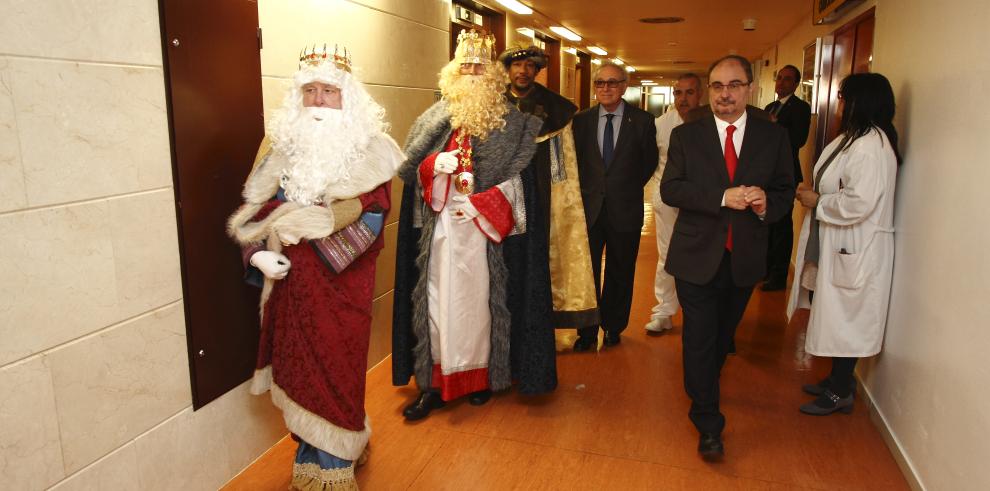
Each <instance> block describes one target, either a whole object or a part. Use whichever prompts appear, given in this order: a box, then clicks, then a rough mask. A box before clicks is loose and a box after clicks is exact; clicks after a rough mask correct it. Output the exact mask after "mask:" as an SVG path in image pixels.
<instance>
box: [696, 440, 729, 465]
mask: <svg viewBox="0 0 990 491" xmlns="http://www.w3.org/2000/svg"><path fill="white" fill-rule="evenodd" d="M698 453H700V454H701V458H702V459H705V460H706V461H708V462H716V461H719V460H722V456H723V455H725V447H724V446H723V445H722V437H721V436H720V435H716V434H714V433H702V434H701V438H699V439H698Z"/></svg>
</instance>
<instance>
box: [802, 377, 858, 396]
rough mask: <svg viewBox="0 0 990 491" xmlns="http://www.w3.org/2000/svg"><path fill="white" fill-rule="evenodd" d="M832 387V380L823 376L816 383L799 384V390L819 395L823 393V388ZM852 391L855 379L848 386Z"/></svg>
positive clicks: (828, 388)
mask: <svg viewBox="0 0 990 491" xmlns="http://www.w3.org/2000/svg"><path fill="white" fill-rule="evenodd" d="M831 388H832V381H831V380H830V379H829V378H828V377H825V378H824V379H822V381H821V382H818V383H817V384H804V385H802V386H801V390H803V391H804V393H805V394H811V395H813V396H820V395H822V394H824V393H825V390H830V389H831ZM849 388H850V389H851V390H852V391H853V392H856V379H853V381H852V385H851V386H850V387H849Z"/></svg>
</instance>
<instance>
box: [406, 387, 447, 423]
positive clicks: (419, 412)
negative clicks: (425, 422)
mask: <svg viewBox="0 0 990 491" xmlns="http://www.w3.org/2000/svg"><path fill="white" fill-rule="evenodd" d="M446 405H447V404H446V403H445V402H443V399H441V398H440V393H438V392H431V391H427V392H423V393H420V394H419V398H417V399H416V400H415V401H413V403H412V404H410V405H408V406H406V408H405V409H403V410H402V415H403V416H405V417H406V421H416V420H418V419H423V418H425V417H427V416H429V415H430V411H432V410H434V409H440V408H442V407H444V406H446Z"/></svg>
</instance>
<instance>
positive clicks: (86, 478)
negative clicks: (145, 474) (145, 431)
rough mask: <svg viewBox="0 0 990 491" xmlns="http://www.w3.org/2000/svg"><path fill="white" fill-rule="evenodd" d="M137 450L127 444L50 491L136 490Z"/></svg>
mask: <svg viewBox="0 0 990 491" xmlns="http://www.w3.org/2000/svg"><path fill="white" fill-rule="evenodd" d="M137 462H138V460H137V449H136V447H135V445H134V444H133V443H128V444H127V445H124V446H123V447H120V448H119V449H117V450H115V451H114V452H113V453H111V454H109V455H107V456H106V457H103V458H102V459H100V460H97V461H96V462H93V463H92V464H91V465H89V466H87V467H85V468H83V469H82V470H80V471H79V472H77V473H75V474H73V475H71V476H69V477H68V478H67V479H65V480H64V481H62V482H60V483H58V484H57V485H56V486H54V487H52V488H51V491H104V490H106V489H137V488H138V481H137V476H136V474H135V472H134V470H135V469H137Z"/></svg>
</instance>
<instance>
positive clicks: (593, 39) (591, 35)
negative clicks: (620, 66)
mask: <svg viewBox="0 0 990 491" xmlns="http://www.w3.org/2000/svg"><path fill="white" fill-rule="evenodd" d="M523 2H524V3H526V4H527V5H529V6H531V7H532V8H534V9H536V10H537V11H538V12H539V13H541V14H543V15H545V16H546V17H548V18H549V19H551V20H552V21H556V22H557V23H558V24H557V25H563V26H564V27H567V28H569V29H570V30H572V31H574V32H576V33H578V34H579V35H581V36H582V37H584V38H585V39H584V40H583V41H581V42H579V43H577V44H578V45H579V47H586V46H588V45H589V44H594V45H597V46H600V47H602V48H604V49H605V50H606V51H608V56H607V57H608V58H613V57H618V58H620V59H621V60H623V61H625V62H626V63H629V64H631V65H632V66H634V67H635V68H636V70H637V72H636V73H634V74H633V77H634V78H639V79H642V78H653V77H657V76H658V75H663V76H665V77H667V78H668V79H669V78H670V77H672V76H676V75H677V74H680V73H684V72H688V71H695V72H706V71H707V69H708V65H709V64H710V63H711V62H712V61H714V60H715V59H717V58H719V57H721V56H723V55H726V54H730V53H736V54H740V55H743V56H745V57H747V58H750V59H753V58H756V57H758V56H760V55H761V54H763V53H764V52H765V51H766V50H767V49H769V48H772V47H773V46H774V44H775V43H776V42H777V41H778V40H779V39H780V38H782V37H783V36H784V35H785V34H787V33H788V32H790V31H791V30H792V29H793V28H794V27H795V26H796V25H797V23H798V22H801V20H802V19H805V18H807V16H808V15H809V14H810V11H811V8H812V5H811V2H810V1H808V0H734V1H726V0H692V1H688V0H682V1H678V2H673V1H669V0H653V1H651V0H600V1H599V0H523ZM523 17H529V16H523ZM655 17H683V18H684V22H680V23H676V24H647V23H643V22H640V21H639V19H643V18H655ZM743 19H756V30H754V31H745V30H743Z"/></svg>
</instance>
